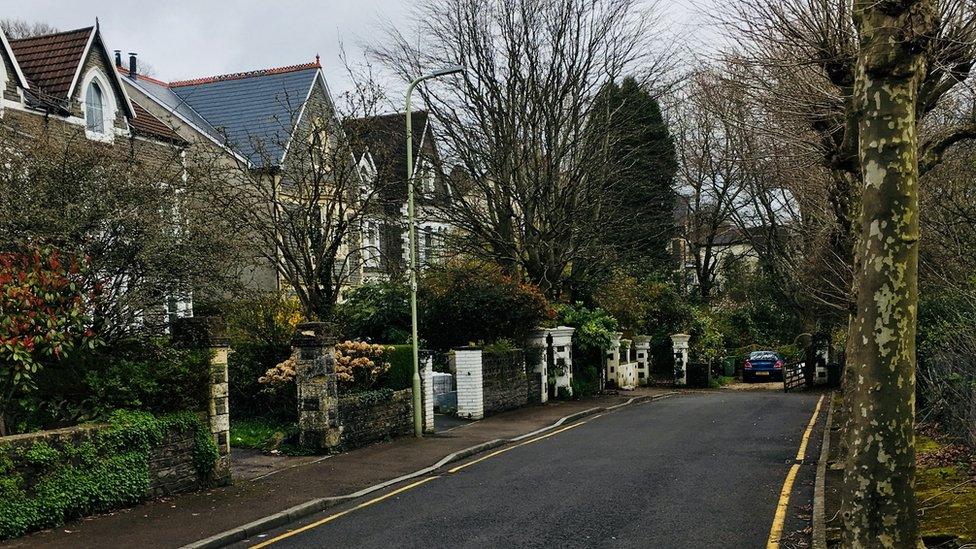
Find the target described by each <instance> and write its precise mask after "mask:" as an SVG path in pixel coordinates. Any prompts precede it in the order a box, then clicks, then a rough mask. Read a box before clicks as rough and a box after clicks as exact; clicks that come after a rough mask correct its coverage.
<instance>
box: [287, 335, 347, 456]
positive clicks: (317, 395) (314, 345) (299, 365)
mask: <svg viewBox="0 0 976 549" xmlns="http://www.w3.org/2000/svg"><path fill="white" fill-rule="evenodd" d="M291 349H292V351H291V358H290V359H289V360H291V361H292V362H293V364H294V368H295V385H296V388H297V391H298V430H299V442H300V444H301V445H302V446H305V447H308V448H314V449H318V450H324V449H328V448H332V447H335V446H337V445H338V444H339V436H340V429H339V421H338V420H339V418H338V417H337V415H336V414H337V408H338V403H339V394H338V387H337V385H336V375H335V357H334V356H333V353H334V351H335V339H334V338H333V337H332V336H331V335H330V334H329V331H328V328H327V326H326V324H325V323H323V322H305V323H302V324H299V325H298V327H297V328H296V330H295V335H294V337H293V338H292V340H291Z"/></svg>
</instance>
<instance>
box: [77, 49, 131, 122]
mask: <svg viewBox="0 0 976 549" xmlns="http://www.w3.org/2000/svg"><path fill="white" fill-rule="evenodd" d="M93 70H94V71H97V72H98V74H99V76H101V77H102V79H103V81H104V83H107V84H108V86H109V89H106V90H104V91H105V92H109V91H111V92H112V94H113V96H114V98H115V104H116V105H118V106H119V110H120V111H125V112H126V113H127V114H128V116H129V117H130V118H131V117H133V116H135V115H136V113H135V110H134V108H133V107H132V105H131V103H130V102H129V97H128V95H126V93H125V89H124V88H123V87H122V82H121V81H120V80H119V77H118V73H117V72H116V70H115V64H114V62H113V61H112V59H111V58H110V57H109V54H108V51H107V50H106V49H105V44H104V43H103V42H102V38H101V34H100V33H98V31H97V30H96V32H95V34H94V35H93V39H92V42H91V44H90V47H89V48H88V50H87V51H86V52H85V57H84V59H82V60H81V64H80V65H79V67H78V70H77V71H76V76H75V80H74V82H73V83H72V86H73V88H72V89H69V92H70V93H71V98H70V99H71V101H72V102H80V101H81V100H82V98H83V97H84V93H85V90H84V89H83V88H84V84H85V82H86V76H89V74H90V73H91V71H93Z"/></svg>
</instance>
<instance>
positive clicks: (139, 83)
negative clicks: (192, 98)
mask: <svg viewBox="0 0 976 549" xmlns="http://www.w3.org/2000/svg"><path fill="white" fill-rule="evenodd" d="M118 72H119V74H120V76H121V77H122V78H123V79H125V80H126V81H128V82H129V83H131V84H134V85H135V86H136V87H137V88H139V89H141V90H142V91H144V92H146V93H147V94H148V95H150V96H152V97H153V98H154V99H156V100H157V101H158V102H160V103H162V104H163V106H165V107H167V108H169V109H170V110H172V111H175V112H176V113H177V114H179V115H180V116H182V117H183V118H184V119H185V120H187V121H188V122H189V123H191V124H193V125H194V126H196V127H197V128H199V129H200V130H202V131H204V132H206V133H207V134H209V135H210V136H211V137H213V138H214V139H217V140H218V141H220V142H221V143H223V140H222V139H220V133H219V132H218V131H217V129H216V128H214V127H213V126H211V125H210V123H209V122H207V121H206V120H205V119H204V118H203V117H202V116H200V115H199V114H197V112H196V111H194V110H193V109H192V108H191V107H190V106H189V104H187V102H186V101H185V100H184V99H183V98H181V97H180V96H179V95H176V94H175V93H173V90H171V89H170V88H169V84H167V83H166V82H163V81H161V80H156V79H155V78H150V77H148V76H143V75H138V76H137V77H136V78H130V77H129V71H128V69H126V68H124V67H119V68H118Z"/></svg>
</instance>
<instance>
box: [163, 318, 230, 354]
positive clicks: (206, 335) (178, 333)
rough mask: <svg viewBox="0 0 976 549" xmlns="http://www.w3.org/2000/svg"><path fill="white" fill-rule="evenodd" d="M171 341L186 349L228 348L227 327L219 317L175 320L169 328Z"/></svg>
mask: <svg viewBox="0 0 976 549" xmlns="http://www.w3.org/2000/svg"><path fill="white" fill-rule="evenodd" d="M170 333H172V335H173V341H174V342H176V343H180V344H182V345H185V346H188V347H196V348H204V347H228V346H230V340H229V339H228V338H227V325H226V324H225V323H224V319H222V318H220V317H219V316H190V317H185V318H177V319H176V320H175V321H174V322H173V325H172V326H171V327H170Z"/></svg>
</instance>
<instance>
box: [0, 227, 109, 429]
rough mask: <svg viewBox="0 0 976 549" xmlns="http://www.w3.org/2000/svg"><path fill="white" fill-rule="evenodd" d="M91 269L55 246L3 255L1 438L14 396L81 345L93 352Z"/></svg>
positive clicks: (0, 285)
mask: <svg viewBox="0 0 976 549" xmlns="http://www.w3.org/2000/svg"><path fill="white" fill-rule="evenodd" d="M86 269H87V263H86V258H83V257H79V256H77V255H73V254H70V253H65V252H63V251H61V250H58V249H56V248H54V247H52V246H42V245H27V246H17V247H16V249H15V250H14V251H7V252H3V253H0V311H2V313H3V315H2V317H0V435H2V434H6V421H5V419H6V416H7V412H8V409H9V408H10V406H11V403H12V400H13V398H14V397H19V396H21V395H23V394H24V393H26V392H28V391H30V390H31V389H32V388H33V387H34V378H35V376H36V375H37V373H38V371H40V370H41V369H43V368H44V367H45V366H48V365H50V364H52V363H54V362H57V361H58V360H60V359H62V358H64V357H65V356H66V355H67V354H68V353H70V352H71V351H73V350H74V349H75V348H76V347H79V346H82V345H84V346H88V347H89V348H94V346H95V343H96V338H95V334H94V332H93V331H92V330H91V328H89V327H88V326H89V324H90V323H89V320H88V312H89V311H88V309H89V308H90V305H91V303H92V301H93V300H94V298H95V297H96V296H95V294H94V293H93V292H89V291H86V290H85V289H84V288H83V285H84V278H85V271H86Z"/></svg>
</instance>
